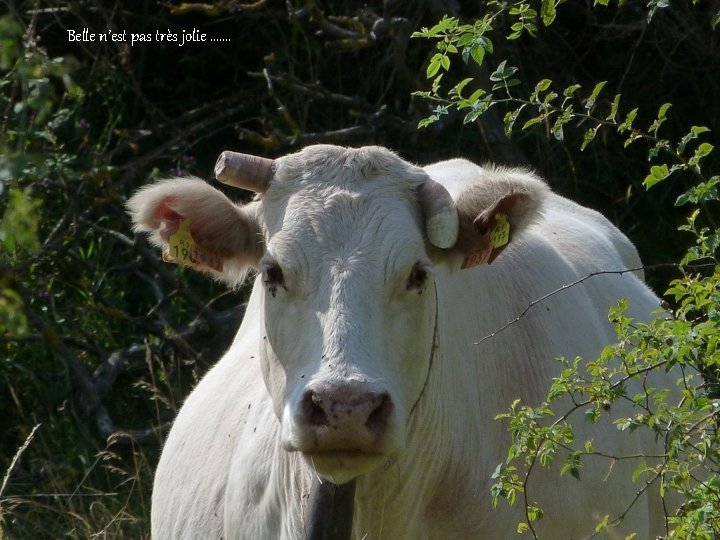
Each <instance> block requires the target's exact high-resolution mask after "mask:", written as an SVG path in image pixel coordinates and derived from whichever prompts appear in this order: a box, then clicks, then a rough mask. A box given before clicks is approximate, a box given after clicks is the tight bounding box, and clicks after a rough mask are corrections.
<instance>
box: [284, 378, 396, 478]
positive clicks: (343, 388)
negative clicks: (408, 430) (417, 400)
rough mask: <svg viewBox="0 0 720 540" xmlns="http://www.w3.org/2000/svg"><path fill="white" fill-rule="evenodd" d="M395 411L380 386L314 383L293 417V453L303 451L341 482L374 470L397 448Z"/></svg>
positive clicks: (330, 476) (356, 383)
mask: <svg viewBox="0 0 720 540" xmlns="http://www.w3.org/2000/svg"><path fill="white" fill-rule="evenodd" d="M394 413H395V407H394V405H393V400H392V398H391V397H390V395H389V394H388V392H387V391H385V390H383V389H380V388H378V387H377V386H376V385H372V384H370V383H362V382H357V381H352V382H347V383H340V384H329V383H316V384H313V385H310V386H308V387H307V388H306V389H305V390H304V392H303V395H302V397H301V399H300V402H299V404H298V406H297V409H296V414H295V415H294V418H293V420H294V426H293V428H294V429H293V432H294V434H293V435H294V436H293V441H292V445H291V448H290V449H292V450H299V451H301V452H302V453H303V454H304V455H305V456H306V457H307V458H309V459H310V461H311V462H312V464H313V466H314V467H315V469H316V470H317V472H319V473H320V474H321V475H323V476H325V477H327V478H330V479H332V480H333V481H335V482H340V483H342V481H343V479H350V478H354V477H355V476H358V475H360V474H364V473H365V472H368V471H369V470H371V469H373V468H375V467H376V466H377V465H379V464H380V463H381V462H382V461H384V460H385V459H386V458H387V457H388V454H389V453H390V452H391V451H392V450H394V446H395V444H394V443H395V441H394V439H395V437H393V428H394V427H395V421H394ZM345 481H347V480H345Z"/></svg>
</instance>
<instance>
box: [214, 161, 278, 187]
mask: <svg viewBox="0 0 720 540" xmlns="http://www.w3.org/2000/svg"><path fill="white" fill-rule="evenodd" d="M272 175H273V160H272V159H268V158H263V157H258V156H251V155H250V154H240V153H238V152H230V151H229V150H225V151H224V152H223V153H222V154H220V157H219V158H218V160H217V162H216V163H215V178H217V179H218V180H220V181H221V182H222V183H223V184H230V185H231V186H235V187H239V188H244V189H249V190H250V191H254V192H255V193H264V192H265V191H266V190H267V188H268V186H269V185H270V180H271V179H272Z"/></svg>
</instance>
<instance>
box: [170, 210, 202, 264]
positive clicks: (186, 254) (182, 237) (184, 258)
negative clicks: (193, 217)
mask: <svg viewBox="0 0 720 540" xmlns="http://www.w3.org/2000/svg"><path fill="white" fill-rule="evenodd" d="M168 243H169V246H168V247H167V248H166V249H164V250H163V261H165V262H171V263H176V264H189V265H191V264H193V260H192V254H193V248H194V247H195V240H193V237H192V234H190V229H189V228H188V223H187V221H185V220H180V225H179V227H178V230H177V231H175V232H174V233H172V234H171V235H170V238H168Z"/></svg>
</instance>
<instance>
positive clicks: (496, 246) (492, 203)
mask: <svg viewBox="0 0 720 540" xmlns="http://www.w3.org/2000/svg"><path fill="white" fill-rule="evenodd" d="M549 191H550V189H549V188H548V186H547V185H546V184H545V183H544V182H543V181H542V180H540V179H539V178H538V177H537V176H535V175H534V174H532V173H530V172H526V171H521V170H513V169H502V168H497V169H490V170H487V169H483V174H482V176H481V177H480V178H478V179H477V180H474V181H471V182H469V183H468V184H466V186H464V188H463V189H462V190H461V191H460V193H459V195H458V196H457V199H456V201H455V204H456V206H457V211H458V216H459V219H460V230H459V233H458V240H457V243H456V244H455V248H454V251H456V252H457V251H459V252H460V253H461V254H462V255H463V262H462V266H461V268H472V267H474V266H478V265H480V264H490V263H492V262H493V261H494V260H495V259H496V258H497V257H498V255H500V254H501V253H502V252H503V250H504V249H505V248H506V247H507V246H508V245H510V243H511V242H512V241H513V239H514V238H517V236H518V235H519V234H521V233H522V231H523V230H524V229H525V228H526V227H527V226H528V225H529V224H531V223H532V222H533V221H534V220H535V219H537V218H538V217H539V212H540V206H541V204H542V201H543V199H544V198H545V196H546V195H547V194H548V193H549Z"/></svg>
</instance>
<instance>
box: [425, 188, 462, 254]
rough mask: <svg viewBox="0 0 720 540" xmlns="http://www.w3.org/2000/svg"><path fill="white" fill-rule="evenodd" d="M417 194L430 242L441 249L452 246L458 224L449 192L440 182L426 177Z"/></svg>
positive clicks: (456, 234) (455, 238) (455, 239)
mask: <svg viewBox="0 0 720 540" xmlns="http://www.w3.org/2000/svg"><path fill="white" fill-rule="evenodd" d="M418 195H419V197H420V204H421V205H422V207H423V211H424V213H425V230H426V233H427V236H428V240H430V243H431V244H432V245H434V246H436V247H439V248H443V249H447V248H451V247H453V246H454V245H455V242H456V241H457V237H458V231H459V227H460V225H459V218H458V213H457V208H456V207H455V202H454V201H453V199H452V197H451V196H450V193H448V191H447V189H445V188H444V187H443V186H442V185H441V184H438V183H437V182H435V181H434V180H432V179H430V178H427V179H426V180H425V182H424V183H423V185H422V186H421V187H420V189H419V190H418Z"/></svg>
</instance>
